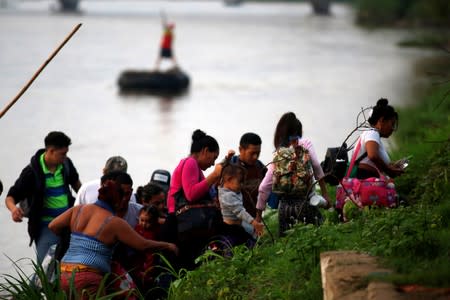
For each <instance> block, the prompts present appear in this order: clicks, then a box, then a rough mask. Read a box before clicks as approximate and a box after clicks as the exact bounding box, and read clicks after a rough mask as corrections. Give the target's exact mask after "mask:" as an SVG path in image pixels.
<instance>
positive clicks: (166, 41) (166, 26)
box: [155, 16, 177, 70]
mask: <svg viewBox="0 0 450 300" xmlns="http://www.w3.org/2000/svg"><path fill="white" fill-rule="evenodd" d="M162 25H163V36H162V38H161V49H160V53H159V56H158V58H157V60H156V64H155V69H156V70H158V69H159V65H160V63H161V60H162V59H163V58H167V59H170V60H172V63H173V66H174V67H177V61H176V59H175V55H174V53H173V45H172V44H173V39H174V33H173V32H174V29H175V23H168V22H167V20H166V17H165V16H163V19H162Z"/></svg>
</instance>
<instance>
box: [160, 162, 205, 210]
mask: <svg viewBox="0 0 450 300" xmlns="http://www.w3.org/2000/svg"><path fill="white" fill-rule="evenodd" d="M180 188H183V191H184V195H185V197H186V199H187V200H188V201H189V202H195V201H196V200H200V199H202V198H203V197H204V196H205V195H207V194H208V193H209V185H208V182H207V181H206V179H205V175H203V172H202V170H201V169H200V167H199V166H198V163H197V161H196V160H195V159H194V158H192V157H188V158H185V159H182V160H181V161H180V163H179V164H178V166H177V167H176V168H175V170H174V171H173V174H172V180H171V181H170V188H169V193H168V196H167V209H168V211H169V213H174V212H175V206H176V205H175V198H174V197H173V195H174V194H175V193H176V192H178V190H179V189H180Z"/></svg>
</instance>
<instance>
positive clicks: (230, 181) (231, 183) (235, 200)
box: [218, 164, 264, 245]
mask: <svg viewBox="0 0 450 300" xmlns="http://www.w3.org/2000/svg"><path fill="white" fill-rule="evenodd" d="M244 180H245V169H244V168H243V167H241V166H239V165H237V164H227V165H225V166H224V167H223V169H222V179H221V185H220V186H219V189H218V191H219V202H220V208H221V212H222V218H223V222H224V223H225V224H227V225H228V226H225V229H224V230H225V232H224V233H225V234H227V233H228V234H231V236H232V239H233V241H232V242H233V245H239V244H244V243H247V242H249V241H251V242H252V243H254V238H255V237H256V236H261V235H262V234H263V231H264V225H263V224H262V223H261V222H258V221H257V220H256V219H254V218H253V217H252V216H251V215H250V214H249V213H248V212H247V211H246V210H245V208H244V203H243V198H242V193H241V188H242V184H243V182H244Z"/></svg>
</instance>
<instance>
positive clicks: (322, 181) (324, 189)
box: [319, 177, 331, 207]
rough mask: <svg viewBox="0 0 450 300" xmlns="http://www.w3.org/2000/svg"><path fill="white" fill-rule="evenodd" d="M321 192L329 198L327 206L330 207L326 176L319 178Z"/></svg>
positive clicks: (324, 196) (326, 198)
mask: <svg viewBox="0 0 450 300" xmlns="http://www.w3.org/2000/svg"><path fill="white" fill-rule="evenodd" d="M319 186H320V192H321V193H322V197H323V198H325V200H327V203H328V204H327V207H330V205H331V203H330V196H328V190H327V184H326V183H325V179H324V177H322V178H320V179H319Z"/></svg>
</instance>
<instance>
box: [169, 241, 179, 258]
mask: <svg viewBox="0 0 450 300" xmlns="http://www.w3.org/2000/svg"><path fill="white" fill-rule="evenodd" d="M167 249H168V250H169V251H171V252H173V253H174V254H175V255H176V256H178V253H179V250H178V247H177V245H175V244H172V243H167Z"/></svg>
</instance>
